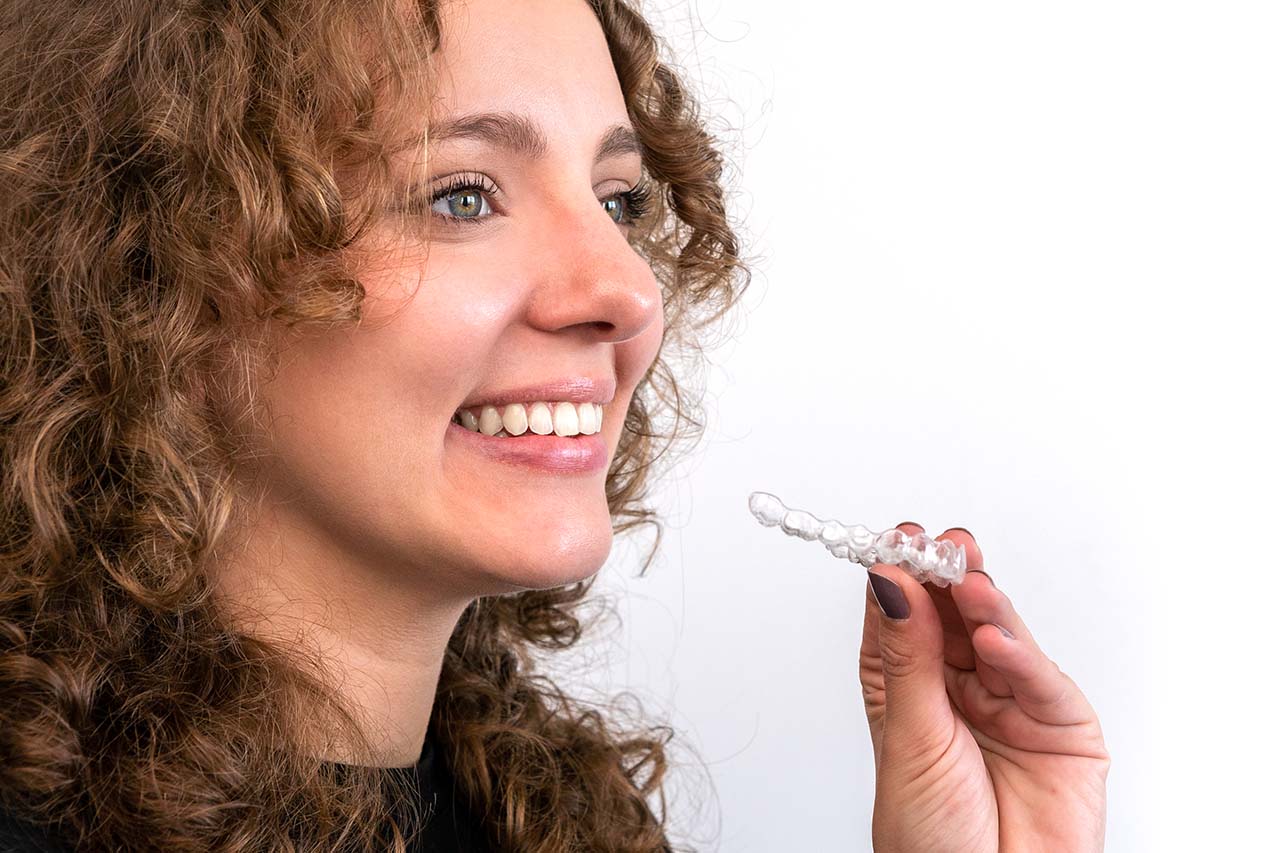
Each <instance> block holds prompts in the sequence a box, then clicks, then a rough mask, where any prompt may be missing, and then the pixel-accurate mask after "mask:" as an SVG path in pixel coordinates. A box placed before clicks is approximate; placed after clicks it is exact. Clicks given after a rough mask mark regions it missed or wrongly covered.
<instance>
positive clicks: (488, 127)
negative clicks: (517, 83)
mask: <svg viewBox="0 0 1280 853" xmlns="http://www.w3.org/2000/svg"><path fill="white" fill-rule="evenodd" d="M452 139H475V140H478V141H480V142H487V143H489V144H490V145H494V146H497V147H499V148H505V149H507V150H509V151H513V152H515V153H516V154H520V155H522V156H523V157H525V158H526V159H529V160H540V159H542V158H544V157H546V156H547V151H548V150H549V149H550V145H549V144H548V142H547V137H546V134H544V133H543V132H542V129H541V128H539V127H538V125H537V124H535V123H534V122H532V121H530V120H529V119H528V118H527V117H526V116H522V115H520V114H518V113H510V112H497V113H472V114H468V115H462V116H456V117H452V118H449V119H446V120H445V121H443V122H441V123H440V124H439V125H437V126H434V127H432V128H430V129H429V130H428V132H427V140H428V143H431V142H445V141H448V140H452ZM639 153H641V151H640V140H639V138H638V137H637V136H636V131H635V128H633V127H632V126H631V125H629V124H616V125H614V126H613V127H611V128H609V129H608V130H607V131H605V133H604V136H602V137H600V143H599V144H598V145H597V146H596V162H597V163H598V162H600V161H601V160H605V159H607V158H609V157H617V156H620V155H623V154H639Z"/></svg>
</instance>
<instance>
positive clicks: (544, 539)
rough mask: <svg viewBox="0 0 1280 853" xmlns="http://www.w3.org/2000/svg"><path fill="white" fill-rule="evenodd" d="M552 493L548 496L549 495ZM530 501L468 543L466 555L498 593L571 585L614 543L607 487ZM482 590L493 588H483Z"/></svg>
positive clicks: (592, 568)
mask: <svg viewBox="0 0 1280 853" xmlns="http://www.w3.org/2000/svg"><path fill="white" fill-rule="evenodd" d="M549 497H550V496H548V498H549ZM555 504H556V502H555V501H552V500H550V499H548V500H547V501H545V502H541V503H524V504H523V505H522V506H520V507H518V508H517V507H513V508H512V509H511V511H509V512H507V513H504V514H503V515H502V517H501V519H500V520H499V521H497V522H496V523H494V524H492V525H489V526H488V529H487V530H485V531H483V533H480V532H479V531H477V533H478V535H477V536H476V537H475V538H473V539H472V541H470V542H467V543H459V544H461V545H462V546H463V547H464V548H466V550H467V552H468V553H467V556H466V558H465V559H464V560H463V561H461V562H464V563H467V564H470V565H471V566H473V570H474V571H475V572H476V573H477V574H478V575H479V576H480V577H483V578H485V580H480V579H479V578H477V586H478V587H490V588H492V587H497V588H498V593H499V594H501V593H509V592H519V591H522V590H528V589H551V588H554V587H561V586H568V585H569V584H573V583H577V582H578V581H581V580H584V579H586V578H589V577H591V576H592V575H594V574H595V573H596V572H598V571H600V568H601V567H602V566H603V565H604V563H605V561H606V560H607V559H608V557H609V552H610V551H611V549H612V548H613V520H612V518H611V517H610V516H609V509H608V504H607V502H606V501H605V498H604V494H603V492H601V493H599V494H597V495H593V496H592V499H591V500H589V501H587V500H582V501H571V502H568V503H566V502H565V501H564V500H563V499H562V500H561V501H559V504H560V505H559V506H556V505H555ZM477 592H478V594H480V595H487V594H492V593H491V591H490V590H477Z"/></svg>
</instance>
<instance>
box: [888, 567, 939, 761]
mask: <svg viewBox="0 0 1280 853" xmlns="http://www.w3.org/2000/svg"><path fill="white" fill-rule="evenodd" d="M867 576H868V582H869V583H870V585H871V592H872V595H873V597H874V599H875V602H876V604H877V605H879V610H880V613H879V625H878V626H877V628H878V629H879V630H878V632H877V633H878V634H879V641H880V666H881V670H882V672H883V675H884V703H885V710H884V740H883V745H882V753H883V757H882V760H885V761H892V762H894V763H895V764H896V763H899V762H911V763H914V762H916V761H921V762H925V763H926V766H927V765H928V764H931V763H932V761H933V760H935V759H937V758H938V757H939V756H940V755H941V754H942V753H943V752H945V750H946V748H947V745H948V744H949V743H950V742H951V739H952V736H953V735H954V727H955V716H954V713H953V712H952V710H951V700H950V699H949V698H948V697H947V685H946V679H945V678H944V674H943V667H944V666H945V664H944V663H943V658H942V620H941V618H940V617H939V616H938V610H937V608H936V607H935V606H934V604H933V599H932V598H931V597H930V595H929V592H928V591H927V590H926V589H925V588H924V587H923V586H921V585H920V583H919V582H918V581H916V580H915V579H914V578H912V577H911V576H910V575H908V574H907V573H906V572H905V571H903V570H902V569H901V568H899V567H898V566H893V565H889V564H886V563H876V564H875V565H873V566H872V567H871V568H870V569H868V570H867Z"/></svg>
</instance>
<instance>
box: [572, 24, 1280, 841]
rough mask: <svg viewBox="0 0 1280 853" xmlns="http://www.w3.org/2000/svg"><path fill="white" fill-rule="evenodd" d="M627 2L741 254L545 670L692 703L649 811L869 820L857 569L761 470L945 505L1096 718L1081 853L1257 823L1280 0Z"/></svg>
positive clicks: (1268, 568) (1278, 549)
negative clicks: (590, 597)
mask: <svg viewBox="0 0 1280 853" xmlns="http://www.w3.org/2000/svg"><path fill="white" fill-rule="evenodd" d="M645 8H646V9H647V10H648V12H649V13H650V15H651V16H652V17H653V18H654V19H655V20H656V21H657V22H658V24H659V26H660V28H661V32H662V33H663V36H664V38H666V39H667V40H668V41H669V43H670V48H671V51H672V53H671V56H672V57H674V58H675V59H676V60H677V63H678V64H679V65H680V66H681V67H682V68H683V69H684V71H685V72H686V74H687V75H688V79H689V80H690V81H691V82H692V84H693V85H694V86H695V87H696V88H697V89H698V91H699V92H700V93H701V98H702V101H703V103H704V112H705V115H706V116H707V117H708V119H710V121H711V122H712V126H713V129H714V130H715V132H716V134H717V136H718V137H719V138H721V139H722V140H723V141H724V150H725V152H726V154H727V156H728V157H729V159H730V160H731V161H732V164H733V166H732V169H733V171H732V173H731V174H730V180H731V181H732V182H733V183H734V184H735V188H736V194H735V196H734V202H733V204H734V215H735V217H737V219H738V220H739V221H740V222H741V224H742V227H743V234H744V238H745V240H746V244H747V245H746V246H745V250H746V251H747V252H748V253H750V254H751V255H753V257H754V259H755V262H756V264H755V266H756V274H755V280H754V282H753V284H752V286H751V288H750V290H749V291H748V296H747V299H746V302H745V304H744V309H743V311H742V312H741V314H740V315H739V317H740V318H739V320H738V322H737V323H736V324H735V325H734V326H733V327H732V328H731V329H730V330H729V331H728V334H729V339H728V343H726V344H724V345H723V346H721V347H720V348H719V349H717V350H715V351H713V352H712V354H711V355H712V359H713V365H712V367H711V368H710V370H709V371H708V372H707V373H706V376H705V384H706V387H707V399H706V405H707V413H708V417H709V425H708V429H707V432H706V435H705V438H704V440H703V442H702V443H701V444H700V445H699V446H698V448H697V449H696V450H695V452H694V453H692V454H691V455H688V456H686V460H685V463H684V464H683V465H682V466H681V467H680V468H679V469H677V470H675V471H674V472H672V474H671V475H670V476H668V477H667V478H666V479H665V480H664V481H663V484H662V487H661V488H660V489H659V490H658V491H657V493H656V500H657V503H658V505H659V506H660V508H661V509H662V511H663V513H664V515H665V517H666V519H667V532H666V536H665V539H664V541H663V544H662V550H661V554H660V557H659V559H658V560H657V562H656V563H655V564H654V566H653V567H651V568H650V570H649V572H648V573H647V574H646V575H645V576H644V577H637V576H636V569H637V557H638V555H639V553H640V551H641V550H642V549H641V545H642V544H643V540H642V539H641V538H636V539H634V540H632V541H631V542H628V541H627V540H626V539H625V538H624V537H620V538H619V540H618V542H617V543H616V545H615V549H614V553H613V555H612V556H611V559H610V562H609V564H608V565H607V566H606V567H605V569H604V570H603V571H604V576H603V577H602V578H601V579H600V583H599V584H598V585H597V590H600V591H601V592H602V593H605V594H608V595H609V596H610V597H611V598H616V601H617V606H618V609H619V613H620V616H621V623H620V627H617V626H614V627H612V628H611V629H610V630H611V632H610V633H608V634H607V635H603V636H601V637H600V638H599V640H598V642H597V643H596V644H595V645H594V646H593V647H592V648H591V651H590V654H589V657H588V658H587V660H586V661H585V662H584V663H583V664H582V665H581V667H580V669H579V671H578V672H577V674H576V675H574V676H573V678H574V679H576V682H575V683H573V684H571V685H570V686H571V687H572V686H577V687H579V688H580V689H588V688H589V687H590V686H592V685H598V686H601V687H603V688H604V689H605V690H606V691H608V692H609V693H617V692H618V691H621V690H633V691H634V692H635V693H637V694H638V695H639V696H640V697H642V699H643V700H644V708H645V710H646V711H648V712H650V713H652V714H655V715H657V716H659V717H663V716H665V717H667V718H668V719H669V720H670V722H671V724H672V725H674V726H675V727H676V728H677V729H678V730H679V731H680V739H679V740H678V741H677V742H676V743H674V744H673V745H672V749H673V753H672V759H673V761H674V762H675V763H676V766H675V767H674V768H673V769H672V770H671V771H670V775H669V779H670V780H671V783H672V786H673V787H672V788H670V789H669V796H672V797H675V798H676V802H674V803H672V804H671V808H672V809H673V815H672V817H673V819H674V820H676V821H678V822H681V823H682V825H683V827H684V829H683V830H682V831H681V832H679V833H674V832H673V837H675V838H676V840H678V841H681V842H686V843H692V844H694V845H695V846H697V847H698V848H699V849H701V850H722V851H732V853H775V851H857V850H869V849H870V841H869V838H870V816H871V806H872V799H873V780H874V771H873V767H872V756H871V749H870V743H869V739H868V735H867V730H866V722H865V717H864V716H863V710H862V705H861V698H860V694H859V686H858V679H857V647H858V641H859V633H860V630H861V622H862V611H863V595H864V588H865V583H866V580H865V572H864V570H862V569H861V568H860V567H858V566H857V565H856V564H850V563H844V562H840V561H837V560H835V559H833V558H831V557H830V556H828V555H827V554H826V553H825V551H823V549H822V548H821V547H820V546H819V545H817V544H813V543H804V542H801V541H799V540H795V539H790V538H788V537H785V536H783V535H782V534H781V533H779V532H778V531H776V530H766V529H764V528H761V527H759V526H757V525H756V524H755V522H754V521H753V520H752V518H751V517H750V515H749V514H748V512H747V509H746V499H747V495H748V493H749V492H751V491H752V490H755V489H765V490H768V491H772V492H774V493H776V494H778V495H779V496H781V497H782V498H783V499H784V500H785V501H786V502H787V503H789V504H791V505H793V506H799V507H802V508H804V509H807V510H810V511H812V512H814V513H816V514H818V515H820V516H824V515H825V516H833V517H837V518H840V519H842V520H844V521H846V522H848V523H854V522H861V523H863V524H867V525H869V526H871V527H874V528H877V529H882V528H885V527H890V526H892V525H894V524H897V523H898V522H901V521H907V520H910V521H915V522H918V523H920V524H922V525H923V526H924V527H925V529H926V531H927V532H929V533H931V534H938V533H941V532H942V530H944V529H945V528H947V527H951V526H963V527H966V528H968V529H969V530H970V531H972V532H973V534H974V535H975V536H976V538H977V540H978V542H979V544H980V545H981V547H982V549H983V552H984V555H985V558H986V565H987V569H988V570H989V571H990V573H991V574H992V575H993V576H994V578H995V580H996V582H997V584H998V585H999V586H1000V588H1001V589H1002V590H1005V591H1006V592H1007V593H1009V595H1010V596H1011V598H1012V599H1013V602H1014V604H1015V605H1016V606H1017V608H1018V609H1019V611H1020V612H1021V614H1022V615H1023V617H1024V619H1025V620H1026V622H1027V624H1028V626H1029V627H1030V629H1031V630H1032V631H1033V632H1034V633H1035V635H1036V637H1037V639H1038V640H1039V642H1040V644H1041V645H1042V646H1043V647H1044V648H1045V650H1046V651H1047V652H1048V653H1049V655H1050V656H1051V657H1052V658H1053V659H1054V660H1055V661H1056V662H1057V663H1058V664H1059V665H1060V666H1061V667H1062V669H1063V670H1064V671H1065V672H1067V673H1068V674H1070V675H1071V676H1072V677H1073V678H1074V679H1075V680H1076V681H1077V683H1079V684H1080V685H1081V686H1082V688H1083V689H1084V690H1085V693H1086V695H1088V696H1089V698H1090V700H1091V701H1092V702H1093V705H1094V707H1095V708H1096V709H1097V711H1098V713H1099V715H1100V717H1101V720H1102V723H1103V730H1104V733H1105V736H1106V740H1107V745H1108V748H1109V749H1110V751H1111V753H1112V756H1113V760H1114V766H1113V769H1112V773H1111V776H1110V784H1109V800H1108V803H1109V805H1108V807H1109V825H1108V844H1107V848H1108V850H1117V851H1127V850H1152V851H1166V850H1209V849H1213V850H1258V849H1264V848H1265V849H1275V848H1274V847H1272V846H1271V845H1272V844H1274V841H1275V835H1274V829H1273V819H1274V815H1275V810H1276V803H1275V800H1276V796H1277V794H1280V783H1278V782H1277V780H1276V770H1277V766H1278V765H1277V761H1278V755H1277V749H1276V742H1277V736H1276V734H1275V731H1276V727H1277V726H1278V725H1280V714H1277V713H1276V705H1275V704H1274V703H1272V702H1271V701H1270V697H1271V696H1272V695H1273V689H1274V688H1273V684H1274V683H1275V681H1276V680H1277V678H1278V677H1280V667H1277V666H1276V665H1275V663H1274V649H1275V647H1276V645H1277V643H1278V642H1280V638H1278V637H1277V633H1278V632H1277V625H1278V623H1280V620H1277V619H1276V618H1275V616H1274V612H1275V608H1274V604H1273V602H1274V598H1275V596H1274V593H1273V590H1274V589H1275V577H1276V570H1277V568H1280V530H1277V525H1276V523H1275V522H1276V518H1277V509H1280V506H1278V504H1280V502H1278V501H1277V499H1276V497H1275V495H1276V487H1277V482H1278V480H1277V474H1280V465H1277V451H1276V441H1277V436H1280V429H1278V427H1280V423H1278V421H1277V417H1276V414H1275V402H1274V401H1275V396H1276V394H1277V381H1276V367H1277V365H1278V364H1280V358H1278V357H1277V356H1278V355H1280V353H1277V349H1278V346H1277V338H1278V337H1280V336H1278V335H1277V325H1278V324H1280V316H1278V315H1277V312H1276V299H1275V292H1276V288H1277V285H1278V284H1280V249H1278V245H1277V243H1278V240H1277V235H1280V91H1278V90H1280V4H1276V3H1274V2H1268V3H1263V2H1255V3H1244V2H1230V0H1225V1H1224V0H1215V2H1212V3H1210V2H1200V3H1187V2H1169V1H1168V0H1166V2H1158V3H1157V2H1124V1H1123V0H1106V2H1080V0H1076V2H1070V3H1066V2H1057V3H1043V2H1026V0H1022V2H967V3H957V2H914V1H913V0H897V2H876V3H868V2H850V3H840V4H836V3H829V4H828V3H822V4H819V3H813V2H808V3H797V2H792V3H777V2H766V0H661V2H655V0H649V2H647V3H646V5H645ZM686 746H687V747H688V749H686ZM699 762H705V766H704V765H703V764H700V763H699ZM699 799H700V800H701V802H702V805H701V807H697V806H696V801H697V800H699Z"/></svg>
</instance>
